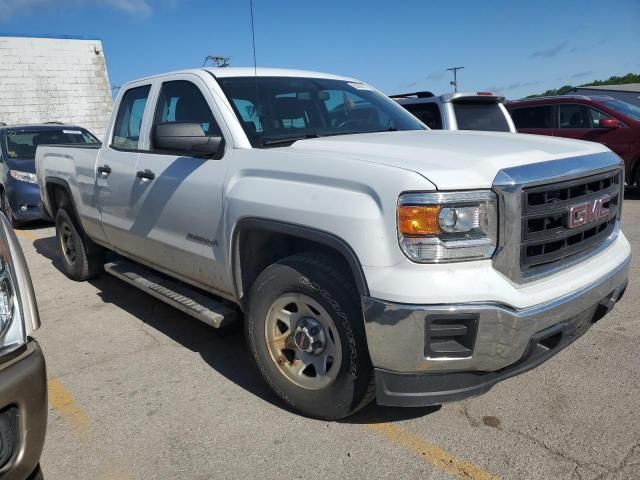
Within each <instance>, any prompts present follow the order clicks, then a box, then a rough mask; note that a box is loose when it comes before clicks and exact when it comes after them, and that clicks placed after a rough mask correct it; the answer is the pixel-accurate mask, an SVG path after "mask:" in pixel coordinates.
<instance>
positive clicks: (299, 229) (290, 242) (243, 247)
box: [230, 218, 369, 305]
mask: <svg viewBox="0 0 640 480" xmlns="http://www.w3.org/2000/svg"><path fill="white" fill-rule="evenodd" d="M267 244H268V245H269V248H261V247H264V246H266V245H267ZM311 250H317V251H324V252H328V253H331V254H333V255H335V256H336V257H337V258H338V259H339V260H340V261H341V262H342V263H343V266H344V268H345V270H346V273H348V274H350V275H351V277H352V279H353V281H354V284H355V286H356V289H357V290H358V293H359V294H360V295H368V294H369V289H368V286H367V281H366V278H365V275H364V272H363V270H362V265H361V263H360V261H359V259H358V256H357V255H356V253H355V252H354V251H353V249H352V248H351V247H350V246H349V244H348V243H347V242H346V241H345V240H343V239H342V238H340V237H337V236H336V235H334V234H332V233H329V232H326V231H323V230H317V229H315V228H312V227H308V226H304V225H297V224H292V223H286V222H281V221H278V220H270V219H263V218H243V219H242V220H240V221H238V223H237V224H236V226H235V229H234V231H233V234H232V241H231V257H230V258H231V271H232V275H233V286H234V289H235V293H236V298H237V299H238V301H239V303H240V304H241V305H242V304H244V298H245V292H248V291H249V289H250V288H251V285H252V284H253V282H254V281H255V279H256V278H257V276H258V275H259V274H260V272H262V271H263V270H264V269H265V268H266V267H268V266H269V265H271V264H272V263H273V262H275V261H277V260H279V259H282V258H285V257H287V256H289V255H294V254H296V253H302V252H304V251H311Z"/></svg>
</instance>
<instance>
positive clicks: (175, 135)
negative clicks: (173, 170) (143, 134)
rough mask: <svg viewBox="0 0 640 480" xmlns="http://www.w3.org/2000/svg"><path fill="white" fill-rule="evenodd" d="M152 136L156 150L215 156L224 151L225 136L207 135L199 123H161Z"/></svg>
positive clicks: (198, 155) (197, 155)
mask: <svg viewBox="0 0 640 480" xmlns="http://www.w3.org/2000/svg"><path fill="white" fill-rule="evenodd" d="M152 138H153V146H154V148H155V149H156V150H165V151H168V152H173V153H178V154H183V155H190V156H193V157H214V158H215V157H219V156H220V154H221V153H222V152H223V151H224V138H222V136H220V135H206V134H205V133H204V130H203V129H202V126H201V125H200V124H199V123H159V124H158V125H156V126H155V127H154V129H153V135H152Z"/></svg>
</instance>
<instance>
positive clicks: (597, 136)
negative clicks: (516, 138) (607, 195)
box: [506, 95, 640, 190]
mask: <svg viewBox="0 0 640 480" xmlns="http://www.w3.org/2000/svg"><path fill="white" fill-rule="evenodd" d="M506 106H507V109H508V110H509V112H510V113H511V117H512V118H513V121H514V123H515V125H516V128H517V129H518V132H521V133H533V134H536V135H551V136H556V137H565V138H575V139H578V140H588V141H590V142H598V143H602V144H603V145H606V146H607V147H609V148H610V149H611V150H613V151H614V152H615V153H617V154H618V155H619V156H620V157H621V158H622V159H623V160H624V164H625V178H626V183H627V184H628V185H635V186H636V188H637V189H639V190H640V107H637V106H635V105H632V104H630V103H627V102H624V101H622V100H618V99H616V98H613V97H608V96H601V95H590V96H584V95H561V96H555V97H537V98H531V99H525V100H518V101H513V102H507V104H506Z"/></svg>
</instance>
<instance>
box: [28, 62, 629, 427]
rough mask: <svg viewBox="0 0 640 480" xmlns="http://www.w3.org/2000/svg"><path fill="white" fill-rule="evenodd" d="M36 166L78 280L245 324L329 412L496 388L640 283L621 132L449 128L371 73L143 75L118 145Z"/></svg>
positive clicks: (73, 150) (122, 105) (119, 126)
mask: <svg viewBox="0 0 640 480" xmlns="http://www.w3.org/2000/svg"><path fill="white" fill-rule="evenodd" d="M36 175H37V178H38V184H39V188H40V192H41V195H42V204H43V208H44V209H45V211H46V213H47V214H48V215H50V216H51V217H52V218H54V219H55V222H56V232H57V238H58V244H59V247H60V251H61V256H62V259H63V262H62V265H63V268H64V271H65V273H66V274H67V275H68V276H69V277H71V278H73V279H76V280H86V279H89V278H91V277H93V276H95V275H98V274H100V273H101V272H102V271H103V270H106V271H107V272H108V273H110V274H113V275H115V276H117V277H118V278H120V279H122V280H124V281H126V282H129V283H131V284H132V285H134V286H136V287H138V288H140V289H142V290H143V291H145V292H147V293H149V294H150V295H153V296H155V297H157V298H159V299H161V300H163V301H165V302H167V303H169V304H171V305H174V306H175V307H176V308H179V309H180V310H182V311H184V312H187V313H188V314H190V315H192V316H194V317H196V318H198V319H200V320H202V321H204V322H207V323H208V324H210V325H212V326H214V327H222V326H224V325H227V324H229V323H232V322H234V321H238V320H240V319H243V321H244V327H245V334H246V337H247V341H248V345H249V349H250V351H251V354H252V356H253V358H254V360H255V363H256V365H257V368H258V370H259V372H260V373H261V375H262V376H263V378H264V380H265V381H266V382H267V383H268V385H269V386H270V387H271V388H272V390H273V391H274V392H275V393H276V394H277V395H278V396H279V397H280V398H281V399H283V400H284V401H285V402H286V403H287V404H288V405H290V406H291V407H293V408H294V409H296V410H298V411H300V412H303V413H304V414H306V415H311V416H315V417H322V418H328V419H335V418H340V417H344V416H346V415H349V414H351V413H353V412H355V411H356V410H358V409H359V408H361V407H362V406H364V405H366V404H367V403H368V402H369V401H371V400H372V399H373V398H374V397H375V398H376V399H377V401H378V403H380V404H385V405H399V406H418V405H433V404H439V403H442V402H446V401H452V400H459V399H462V398H465V397H469V396H473V395H478V394H481V393H483V392H486V391H487V390H489V389H490V388H491V387H492V386H493V385H494V384H495V383H497V382H498V381H501V380H504V379H506V378H508V377H511V376H513V375H516V374H519V373H522V372H524V371H526V370H528V369H530V368H533V367H535V366H536V365H538V364H540V363H542V362H544V361H545V360H547V359H548V358H550V357H551V356H552V355H554V354H555V353H557V352H558V351H560V350H561V349H562V348H564V347H565V346H567V345H568V344H570V343H571V342H573V341H574V340H575V339H576V338H578V337H579V336H580V335H582V334H583V333H584V332H585V331H587V329H588V328H589V327H590V326H591V325H592V324H593V322H595V321H596V320H599V319H600V318H601V317H602V316H604V315H605V314H606V313H607V312H608V311H609V310H610V309H611V308H612V306H613V305H614V304H615V303H616V302H617V301H618V300H619V299H620V298H621V297H622V294H623V293H624V290H625V287H626V284H627V276H628V270H629V257H630V246H629V243H628V242H627V240H626V238H625V237H624V235H623V234H622V232H621V231H620V214H621V211H622V200H623V168H622V164H621V161H620V158H619V157H617V156H616V155H615V154H613V153H612V152H611V151H610V150H608V149H607V148H606V147H603V146H601V145H598V144H594V143H587V142H579V141H572V140H559V139H554V138H548V137H541V136H528V135H518V134H513V133H495V132H472V131H467V132H461V131H431V130H429V129H427V128H426V127H425V126H424V124H423V123H421V122H419V121H418V120H417V119H416V118H415V117H413V116H412V115H411V114H409V113H408V112H407V111H406V110H404V109H403V108H402V107H400V106H399V105H398V104H397V103H395V102H394V101H392V100H390V99H389V98H387V97H386V96H384V95H383V94H382V93H380V92H379V91H377V90H375V89H374V88H373V87H371V86H369V85H367V84H365V83H363V82H360V81H358V80H356V79H352V78H345V77H338V76H334V75H327V74H321V73H316V72H304V71H293V70H279V69H258V70H257V71H254V69H243V68H224V69H197V70H188V71H182V72H176V73H170V74H165V75H159V76H155V77H149V78H145V79H142V80H138V81H135V82H131V83H129V84H127V85H125V86H123V87H122V89H121V90H120V93H119V96H118V99H117V101H116V105H115V110H114V114H113V116H112V119H111V121H110V123H109V125H108V127H107V130H106V136H105V142H104V143H103V144H102V145H101V146H99V147H98V146H86V147H82V146H76V147H69V146H65V147H62V146H57V147H56V146H41V147H38V149H37V152H36ZM107 252H108V253H109V254H108V255H106V256H105V254H106V253H107ZM105 262H106V263H105Z"/></svg>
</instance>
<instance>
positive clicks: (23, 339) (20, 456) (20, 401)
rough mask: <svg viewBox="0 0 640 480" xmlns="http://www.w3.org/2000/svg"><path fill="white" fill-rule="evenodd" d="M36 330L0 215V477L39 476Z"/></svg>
mask: <svg viewBox="0 0 640 480" xmlns="http://www.w3.org/2000/svg"><path fill="white" fill-rule="evenodd" d="M39 327H40V317H39V316H38V307H37V305H36V299H35V295H34V293H33V286H32V284H31V277H30V276H29V270H28V269H27V264H26V262H25V259H24V256H23V254H22V250H21V248H20V244H19V243H18V240H17V239H16V236H15V233H14V232H13V229H12V228H11V225H9V222H8V221H7V219H6V218H5V216H4V215H3V214H2V213H0V478H2V479H3V480H24V479H25V478H27V477H29V478H30V479H36V478H40V472H39V467H38V464H39V461H40V455H41V453H42V447H43V445H44V437H45V432H46V427H47V411H48V408H47V375H46V368H45V361H44V356H43V355H42V350H41V349H40V346H39V345H38V342H36V341H35V340H34V339H33V338H31V335H32V333H33V331H34V330H36V329H38V328H39Z"/></svg>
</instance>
